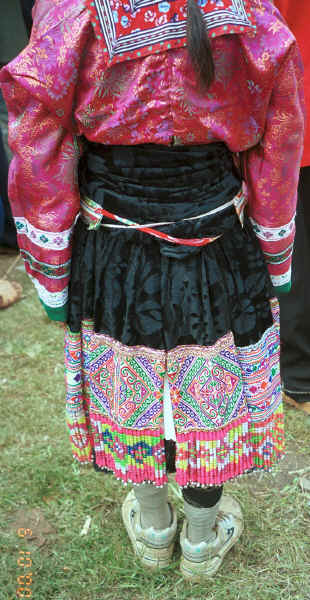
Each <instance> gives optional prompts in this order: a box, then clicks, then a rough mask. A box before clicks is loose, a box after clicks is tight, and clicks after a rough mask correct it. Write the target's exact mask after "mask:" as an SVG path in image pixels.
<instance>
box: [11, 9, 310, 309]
mask: <svg viewBox="0 0 310 600" xmlns="http://www.w3.org/2000/svg"><path fill="white" fill-rule="evenodd" d="M107 2H108V3H109V4H107ZM89 4H90V3H89V2H87V0H84V1H83V0H75V1H72V0H44V1H43V0H37V2H36V5H35V9H34V26H33V31H32V36H31V40H30V43H29V45H28V46H27V47H26V48H25V50H24V51H23V52H22V53H21V54H19V56H18V57H17V58H16V59H15V60H13V61H12V62H11V63H10V64H9V65H8V66H6V67H5V68H3V69H2V71H1V72H0V85H1V88H2V91H3V95H4V97H5V100H6V103H7V107H8V111H9V143H10V146H11V148H12V151H13V154H14V158H13V160H12V163H11V167H10V175H9V196H10V200H11V203H12V209H13V213H14V217H15V221H16V227H17V231H18V239H19V245H20V249H21V253H22V255H23V258H24V260H25V266H26V270H27V272H28V273H29V275H30V276H31V277H32V279H33V281H34V284H35V286H36V288H37V291H38V293H39V296H40V299H41V301H42V302H43V303H44V305H45V306H46V307H47V310H50V309H61V308H62V307H63V306H64V305H65V304H66V301H67V294H68V291H67V290H68V280H69V274H70V255H71V246H70V243H71V242H70V240H71V232H72V228H73V226H74V222H75V219H76V217H77V215H78V213H79V210H80V196H79V188H78V181H77V165H78V161H79V156H80V152H81V144H80V143H79V138H80V136H86V138H88V139H89V140H91V141H93V142H97V143H101V144H142V143H158V144H170V143H171V141H172V140H175V141H176V142H177V143H179V144H204V143H211V142H215V141H223V142H225V143H226V144H227V146H228V147H229V149H230V150H231V151H232V152H233V153H236V154H238V155H239V158H240V159H241V162H242V165H243V173H244V178H245V188H246V193H247V200H248V205H247V210H248V214H249V216H250V218H251V220H252V223H253V226H254V229H255V232H256V234H257V237H258V239H259V241H260V244H261V246H262V249H263V252H264V254H265V257H266V261H267V263H268V268H269V272H270V275H271V277H272V281H273V283H274V285H275V286H276V287H278V288H279V290H281V289H283V290H285V289H288V288H289V282H290V265H291V255H292V247H293V239H294V215H295V209H296V194H297V185H298V176H299V166H300V161H301V156H302V150H303V135H304V103H303V88H302V65H301V59H300V55H299V52H298V49H297V46H296V42H295V39H294V37H293V35H292V34H291V32H290V31H289V30H288V28H287V26H286V25H285V23H284V21H283V20H282V18H281V16H280V14H279V12H278V11H277V9H276V8H275V7H274V6H273V4H272V2H270V0H213V2H211V3H210V2H207V3H206V2H205V1H204V0H202V2H201V6H202V10H203V7H205V15H206V18H209V17H210V18H211V17H212V18H213V16H214V14H215V17H217V18H218V19H220V18H222V16H221V15H222V13H224V12H225V11H226V13H225V15H226V17H227V19H226V22H227V23H228V25H223V23H224V21H223V20H222V21H221V27H216V26H215V25H214V20H213V21H208V29H209V35H210V38H211V44H212V49H213V56H214V62H215V81H214V83H213V84H212V85H211V87H210V88H209V90H208V91H207V92H202V91H201V90H200V88H199V86H198V85H197V79H196V75H195V72H194V70H193V67H192V65H191V63H190V61H189V58H188V52H187V48H186V38H184V35H183V37H182V32H181V33H179V34H175V38H174V43H171V42H169V40H168V41H167V39H164V42H163V43H162V46H159V43H157V45H156V49H155V50H153V48H152V46H148V47H143V48H142V51H140V50H139V47H140V46H141V44H140V46H139V44H138V46H137V49H136V51H135V52H131V53H130V54H128V53H127V55H126V53H125V56H123V55H122V53H119V54H117V55H115V56H112V54H111V52H110V50H109V48H110V46H109V39H107V38H106V37H105V35H102V36H101V35H98V27H99V25H98V21H97V23H96V22H95V19H96V15H95V14H94V10H95V9H96V7H97V9H98V11H99V9H100V7H101V9H102V10H107V11H109V10H110V8H111V11H112V12H111V14H112V17H113V20H114V22H115V23H117V24H118V29H117V31H116V33H115V35H119V36H120V40H121V41H122V39H123V38H122V37H121V36H122V35H124V36H125V33H126V32H125V33H124V34H123V33H122V28H124V29H125V28H126V27H128V26H129V25H130V20H129V21H128V18H127V17H126V18H124V14H125V13H124V11H127V13H128V14H129V13H130V7H129V4H128V5H127V4H125V1H123V0H98V2H95V3H92V6H93V7H94V6H95V9H94V8H92V9H90V7H89ZM142 4H143V3H142ZM153 5H154V6H155V8H156V10H157V13H156V11H155V10H154V11H153V13H152V6H153ZM137 6H138V7H139V0H138V2H136V5H135V7H136V8H135V10H136V12H134V11H133V12H132V14H131V17H132V22H133V23H134V17H135V18H136V15H137V14H138V16H139V10H137ZM223 6H224V8H225V11H224V9H223ZM126 7H127V8H126ZM161 7H162V12H160V11H161ZM184 7H186V2H185V1H183V0H175V1H174V2H160V3H159V4H158V1H157V2H156V0H155V1H154V2H149V3H148V10H147V11H145V10H144V9H142V8H141V11H142V10H144V12H141V15H140V17H141V19H140V20H141V22H142V16H143V19H144V21H143V23H144V26H145V27H150V26H151V25H149V24H148V22H147V19H149V21H150V22H151V24H152V28H153V30H154V28H156V27H159V28H160V27H163V26H164V25H165V24H166V25H167V27H168V26H170V25H169V23H170V22H171V23H177V22H179V23H180V22H181V21H182V18H183V17H182V15H184V14H185V13H184ZM221 7H222V8H221ZM247 7H250V10H251V13H250V12H248V13H247V14H251V21H250V22H249V25H248V27H241V26H240V19H239V21H238V23H239V25H238V27H237V26H236V27H233V22H237V21H236V16H237V17H238V14H237V11H238V10H239V11H241V10H242V9H243V8H244V9H247ZM112 9H113V10H112ZM121 11H123V13H124V14H123V13H122V12H121ZM128 11H129V12H128ZM169 11H170V12H169ZM171 11H174V12H173V14H172V12H171ZM175 11H177V12H175ZM178 11H179V12H178ZM182 11H183V12H182ZM127 13H126V14H127ZM107 14H108V13H107ZM152 14H153V17H152ZM240 14H241V12H240ZM243 14H244V15H245V14H246V13H242V15H243ZM98 15H99V16H100V11H99V12H98ZM227 15H228V16H227ZM239 16H240V15H239ZM152 18H153V21H152V20H151V19H152ZM244 18H247V17H246V16H245V17H244ZM126 19H127V21H126ZM156 19H157V20H156ZM160 19H161V21H160ZM167 19H168V20H167ZM169 19H170V21H169ZM234 19H235V21H234ZM230 22H231V23H232V26H231V28H230ZM166 25H165V26H166ZM138 29H139V28H138ZM133 31H134V34H135V35H136V32H137V29H135V30H134V29H133ZM103 32H104V29H103ZM183 33H184V32H183ZM178 36H179V37H178ZM170 37H171V36H170ZM124 39H125V38H124ZM126 39H129V38H126ZM136 39H138V37H137V35H136ZM168 42H169V43H168ZM111 47H112V46H111ZM115 47H117V45H116V46H115Z"/></svg>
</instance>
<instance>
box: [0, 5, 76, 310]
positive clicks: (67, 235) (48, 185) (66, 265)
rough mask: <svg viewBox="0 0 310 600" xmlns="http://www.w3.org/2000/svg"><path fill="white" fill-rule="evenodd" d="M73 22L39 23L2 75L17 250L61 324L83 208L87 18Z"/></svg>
mask: <svg viewBox="0 0 310 600" xmlns="http://www.w3.org/2000/svg"><path fill="white" fill-rule="evenodd" d="M38 5H39V8H40V6H42V4H40V3H38ZM36 6H37V5H36ZM40 16H42V15H40ZM43 16H44V15H43ZM47 16H48V17H49V18H51V16H53V15H51V14H50V13H49V14H48V15H47ZM73 20H74V23H73V22H72V24H71V23H70V18H68V19H67V22H66V23H65V24H64V22H63V20H61V22H60V24H59V25H57V23H56V24H54V26H53V27H52V28H49V27H46V26H45V27H44V18H43V19H42V26H41V21H40V20H39V21H38V19H37V22H35V23H34V33H33V35H32V38H31V42H30V44H29V46H28V47H27V48H26V49H25V50H24V51H23V52H22V53H21V54H20V55H19V56H18V57H17V58H16V59H15V60H14V61H12V62H11V63H10V64H9V65H8V66H7V67H5V68H4V69H2V71H1V73H0V85H1V88H2V91H3V95H4V98H5V101H6V104H7V108H8V113H9V144H10V147H11V149H12V152H13V159H12V162H11V165H10V171H9V198H10V202H11V205H12V212H13V215H14V218H15V223H16V228H17V232H18V243H19V247H20V251H21V254H22V256H23V259H24V262H25V267H26V271H27V272H28V274H29V275H30V277H31V278H32V280H33V282H34V285H35V287H36V289H37V291H38V294H39V297H40V300H41V302H42V303H43V305H44V308H45V309H46V312H47V313H48V315H49V316H50V318H52V319H54V320H62V321H64V320H65V319H66V304H67V297H68V281H69V272H70V257H71V233H72V228H73V225H74V222H75V219H76V216H77V214H78V212H79V207H80V198H79V190H78V181H77V166H78V159H79V144H78V138H77V137H76V134H75V129H74V123H73V119H72V112H73V111H72V107H73V105H74V96H75V87H76V81H77V74H78V66H79V61H80V57H81V54H82V49H83V46H84V42H83V37H84V38H86V36H85V24H86V20H85V14H74V15H72V21H73ZM71 25H72V27H71ZM70 27H71V28H70Z"/></svg>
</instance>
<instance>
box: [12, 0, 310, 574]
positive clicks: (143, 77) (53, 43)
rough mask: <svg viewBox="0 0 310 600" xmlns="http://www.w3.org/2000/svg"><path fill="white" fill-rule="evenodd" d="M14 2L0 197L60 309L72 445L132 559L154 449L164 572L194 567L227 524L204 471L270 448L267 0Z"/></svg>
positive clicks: (274, 342) (285, 109)
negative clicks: (109, 479) (96, 474)
mask: <svg viewBox="0 0 310 600" xmlns="http://www.w3.org/2000/svg"><path fill="white" fill-rule="evenodd" d="M33 16H34V26H33V31H32V37H31V41H30V44H29V46H28V48H27V49H26V50H25V51H24V52H23V53H22V54H21V55H20V56H19V57H18V58H17V59H16V60H15V61H13V62H12V63H11V64H10V65H9V66H8V67H7V68H5V69H4V70H3V71H2V73H1V85H2V89H3V93H4V95H5V98H6V101H7V104H8V109H9V112H10V143H11V147H12V149H13V151H14V153H15V158H14V161H13V164H12V167H11V172H10V196H11V201H12V205H13V209H14V213H15V215H16V224H17V229H18V231H19V239H20V246H21V252H22V254H23V256H24V258H25V264H26V269H27V271H28V273H29V274H30V275H31V277H32V278H33V280H34V283H35V285H36V287H37V290H38V292H39V296H40V299H41V301H42V304H43V306H44V307H45V309H46V311H47V313H48V314H49V316H50V317H51V318H52V319H56V320H63V321H66V322H67V328H66V380H67V413H68V425H69V429H70V431H71V439H72V443H73V451H74V455H75V456H76V458H77V459H78V460H79V461H80V462H81V463H83V462H84V463H85V462H88V461H91V460H93V462H94V465H95V467H96V468H97V469H99V470H103V471H104V470H108V471H112V472H113V473H114V474H115V475H116V477H118V478H119V479H121V480H122V481H124V482H132V483H134V484H135V488H134V490H135V491H134V492H130V493H129V495H128V496H127V498H126V500H125V502H124V504H123V508H122V515H123V520H124V523H125V526H126V528H127V531H128V533H129V536H130V539H131V542H132V544H133V547H134V549H135V551H136V552H137V554H139V556H140V557H141V558H142V561H143V562H144V564H146V565H149V566H166V565H167V564H168V563H169V560H170V556H171V553H172V550H173V544H174V540H175V535H176V514H175V511H174V509H173V507H172V506H171V505H170V504H168V502H167V472H168V471H169V470H174V469H175V470H176V481H177V482H178V483H179V484H180V486H181V487H182V489H183V495H184V501H185V515H186V519H185V522H184V526H183V530H182V534H181V547H182V559H181V571H182V573H183V575H184V576H185V577H188V578H190V579H196V578H200V577H202V578H203V577H208V576H210V575H212V574H214V573H215V572H216V571H217V569H218V568H219V566H220V564H221V562H222V560H223V557H224V555H225V554H226V552H227V551H228V550H229V549H230V548H231V547H232V546H233V544H234V543H235V542H236V541H237V539H238V538H239V536H240V534H241V531H242V515H241V510H240V507H239V505H238V504H237V503H236V502H235V501H233V500H232V499H229V498H227V497H223V498H221V495H222V486H223V484H224V483H225V481H227V480H229V479H233V478H234V477H236V476H238V475H242V474H244V473H248V472H250V471H254V470H258V469H269V468H270V467H271V466H272V465H273V464H274V463H275V462H276V461H277V460H278V459H279V458H280V457H281V456H282V454H283V414H282V405H281V390H280V380H279V355H278V351H279V331H278V305H277V301H276V300H275V299H274V296H275V292H274V290H273V287H272V284H271V279H272V282H273V285H274V286H275V287H276V288H277V290H278V291H279V292H281V291H287V290H288V289H289V286H290V260H291V259H290V257H291V249H292V243H293V237H294V213H295V205H296V189H297V181H298V169H299V163H300V158H301V152H302V135H303V121H304V119H303V109H302V91H301V90H302V75H301V66H300V58H299V54H298V50H297V48H296V44H295V40H294V38H293V36H292V35H291V33H290V32H289V30H288V29H287V27H286V26H285V24H284V23H283V22H282V20H281V18H280V16H279V13H278V12H277V11H276V9H275V8H274V6H273V5H272V3H271V2H270V1H269V0H259V1H257V2H256V1H253V2H250V1H248V0H214V1H213V2H200V8H199V7H198V6H197V5H196V4H195V2H194V1H193V0H189V1H188V4H186V3H185V2H184V0H175V1H174V2H172V3H169V2H166V1H163V2H159V3H158V2H139V1H137V2H136V3H128V4H127V3H126V2H125V1H120V0H113V1H112V0H111V1H110V2H109V1H108V0H96V1H95V2H73V1H72V0H58V1H57V3H55V2H49V1H44V2H43V1H40V0H39V1H38V2H37V3H36V6H35V9H34V15H33ZM77 169H78V173H77ZM241 173H242V174H243V175H242V176H241ZM242 177H243V178H244V180H245V183H244V191H242ZM246 202H247V208H246V211H244V205H245V203H246ZM79 212H80V216H79V218H78V220H77V221H76V217H77V215H78V213H79ZM75 221H76V222H75ZM73 228H74V232H73V238H71V232H72V230H73ZM257 240H258V241H257ZM259 244H260V246H261V247H259ZM72 248H73V250H71V249H72ZM71 251H72V260H71ZM262 251H263V252H262ZM70 260H71V267H70ZM265 261H266V262H265ZM266 264H267V267H268V269H269V273H270V275H271V279H270V277H269V274H268V270H267V267H266ZM70 269H71V271H70ZM69 271H70V277H69ZM141 484H143V485H141Z"/></svg>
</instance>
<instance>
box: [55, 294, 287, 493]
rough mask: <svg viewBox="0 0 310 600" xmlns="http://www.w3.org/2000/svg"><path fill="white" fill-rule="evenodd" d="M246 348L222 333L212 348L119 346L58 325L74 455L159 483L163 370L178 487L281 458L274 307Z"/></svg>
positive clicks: (89, 326) (86, 330) (120, 474)
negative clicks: (269, 320)
mask: <svg viewBox="0 0 310 600" xmlns="http://www.w3.org/2000/svg"><path fill="white" fill-rule="evenodd" d="M272 311H273V316H274V324H273V325H272V326H271V327H270V328H269V329H267V330H266V331H265V333H264V335H263V336H262V338H261V339H260V340H259V341H258V342H257V343H256V344H253V345H251V346H246V347H236V346H235V345H234V342H233V337H232V334H231V333H228V334H227V335H226V336H224V337H223V338H221V339H220V340H218V341H217V343H216V344H215V345H214V346H212V347H199V346H179V347H178V348H174V349H173V350H171V351H167V352H166V351H163V350H155V349H151V348H147V347H143V346H136V347H128V346H124V345H122V344H120V343H119V342H117V341H116V340H112V339H111V338H109V337H108V336H104V335H100V334H96V333H95V332H94V330H93V323H92V322H91V321H84V322H83V327H82V330H81V333H72V332H71V331H70V330H69V329H68V328H67V331H66V341H65V356H66V384H67V404H66V410H67V424H68V427H69V431H70V439H71V442H72V449H73V455H74V457H75V458H76V459H77V460H78V461H79V462H80V463H88V462H92V461H93V458H94V461H95V463H96V467H97V468H99V469H103V470H109V471H112V472H113V473H114V474H115V476H116V477H117V478H119V479H121V480H122V481H124V482H132V483H136V484H139V483H142V482H144V481H152V482H153V483H155V485H163V484H164V483H166V482H167V469H166V456H165V443H164V425H163V381H164V376H165V373H167V375H168V379H169V385H170V395H171V400H172V406H173V416H174V423H175V429H176V460H175V467H176V481H177V482H178V483H179V485H180V486H184V487H185V486H187V485H201V486H212V485H221V484H223V483H225V481H228V480H230V479H233V478H234V477H237V476H239V475H242V474H243V473H247V472H249V471H253V470H256V469H265V470H270V468H271V467H272V466H273V465H274V464H275V463H276V462H277V461H278V460H279V459H280V458H281V457H282V456H283V451H284V432H283V412H282V401H281V385H280V373H279V325H278V319H279V312H278V303H277V301H275V300H273V301H272Z"/></svg>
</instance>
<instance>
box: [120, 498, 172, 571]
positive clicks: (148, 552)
mask: <svg viewBox="0 0 310 600" xmlns="http://www.w3.org/2000/svg"><path fill="white" fill-rule="evenodd" d="M169 506H170V510H171V515H172V523H171V525H170V527H167V528H166V529H154V527H148V528H146V529H143V527H142V526H141V510H140V505H139V502H138V500H137V499H136V497H135V493H134V491H133V490H132V491H131V492H129V494H128V495H127V496H126V498H125V500H124V502H123V505H122V518H123V522H124V525H125V527H126V529H127V533H128V535H129V538H130V541H131V543H132V546H133V549H134V551H135V553H136V554H137V556H138V557H139V558H140V560H141V562H142V563H143V564H144V565H146V566H147V567H150V568H153V569H154V568H159V569H161V568H164V567H167V566H168V565H169V564H170V561H171V556H172V553H173V548H174V542H175V537H176V531H177V515H176V512H175V510H174V508H173V506H172V505H171V504H169Z"/></svg>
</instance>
